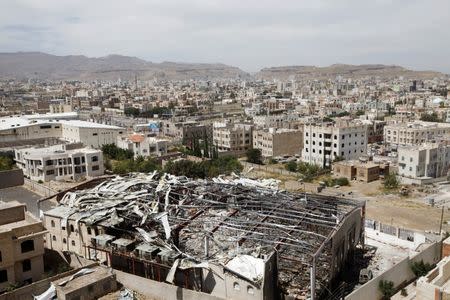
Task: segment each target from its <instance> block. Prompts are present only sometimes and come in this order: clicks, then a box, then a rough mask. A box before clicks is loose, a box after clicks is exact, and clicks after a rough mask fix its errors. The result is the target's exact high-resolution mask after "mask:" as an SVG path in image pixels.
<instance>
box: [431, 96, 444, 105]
mask: <svg viewBox="0 0 450 300" xmlns="http://www.w3.org/2000/svg"><path fill="white" fill-rule="evenodd" d="M441 102H444V100H442V99H441V98H439V97H438V98H434V99H433V104H439V103H441Z"/></svg>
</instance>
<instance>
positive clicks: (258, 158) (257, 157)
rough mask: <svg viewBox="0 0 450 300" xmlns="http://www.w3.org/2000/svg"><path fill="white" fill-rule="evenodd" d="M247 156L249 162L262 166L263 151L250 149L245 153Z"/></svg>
mask: <svg viewBox="0 0 450 300" xmlns="http://www.w3.org/2000/svg"><path fill="white" fill-rule="evenodd" d="M245 154H246V156H247V161H248V162H249V163H253V164H258V165H261V164H262V155H261V150H259V149H248V150H247V152H246V153H245Z"/></svg>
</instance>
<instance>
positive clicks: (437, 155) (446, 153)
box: [398, 143, 450, 179]
mask: <svg viewBox="0 0 450 300" xmlns="http://www.w3.org/2000/svg"><path fill="white" fill-rule="evenodd" d="M398 166H399V167H398V174H399V175H400V176H401V177H406V178H412V179H420V178H439V177H445V176H447V175H448V172H449V168H450V145H446V144H442V143H425V144H423V145H421V146H401V147H399V148H398Z"/></svg>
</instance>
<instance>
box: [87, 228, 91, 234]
mask: <svg viewBox="0 0 450 300" xmlns="http://www.w3.org/2000/svg"><path fill="white" fill-rule="evenodd" d="M87 233H88V234H89V235H91V234H92V230H91V227H88V228H87Z"/></svg>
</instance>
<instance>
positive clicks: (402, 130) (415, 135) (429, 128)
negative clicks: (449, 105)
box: [384, 121, 450, 148]
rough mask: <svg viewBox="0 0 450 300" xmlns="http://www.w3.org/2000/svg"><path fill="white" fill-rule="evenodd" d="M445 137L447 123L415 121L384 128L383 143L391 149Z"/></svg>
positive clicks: (449, 133) (448, 129)
mask: <svg viewBox="0 0 450 300" xmlns="http://www.w3.org/2000/svg"><path fill="white" fill-rule="evenodd" d="M446 135H450V124H447V123H434V122H423V121H415V122H409V123H399V124H395V123H394V124H389V125H386V126H385V127H384V141H385V143H386V144H387V145H390V146H391V147H392V148H397V147H398V146H406V145H420V144H422V143H425V142H431V141H433V140H434V139H436V138H437V137H441V136H446Z"/></svg>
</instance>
